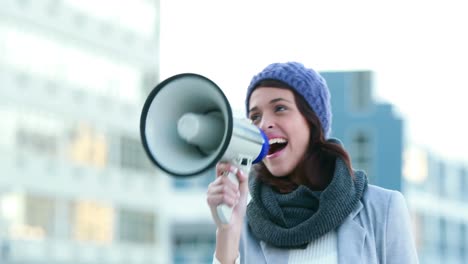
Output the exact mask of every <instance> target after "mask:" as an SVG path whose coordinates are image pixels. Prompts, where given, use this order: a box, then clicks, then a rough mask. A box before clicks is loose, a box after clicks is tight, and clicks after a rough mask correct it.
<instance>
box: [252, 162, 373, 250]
mask: <svg viewBox="0 0 468 264" xmlns="http://www.w3.org/2000/svg"><path fill="white" fill-rule="evenodd" d="M252 176H254V175H252ZM366 187H367V177H366V175H365V174H364V172H362V171H355V172H354V179H353V178H352V176H351V175H350V174H349V171H348V169H347V167H346V164H345V163H344V161H343V160H342V159H340V158H337V160H336V165H335V172H334V175H333V179H332V181H331V182H330V184H329V185H328V187H327V188H326V189H325V190H323V191H322V192H314V191H312V190H310V189H309V188H307V187H306V186H303V185H300V186H299V187H298V188H297V189H295V190H294V191H292V192H290V193H286V194H281V193H278V192H277V191H275V190H273V189H272V188H271V186H268V185H266V184H263V183H262V182H260V181H259V180H258V179H257V177H251V179H250V180H249V188H250V193H251V196H252V199H251V201H250V202H249V204H248V206H247V221H248V224H249V226H250V228H251V230H252V233H253V235H254V236H255V237H256V238H257V239H259V240H262V241H264V242H266V243H268V244H270V245H273V246H276V247H280V248H305V247H306V246H307V244H308V243H310V242H311V241H314V240H316V239H317V238H319V237H321V236H323V235H324V234H326V233H328V232H329V231H331V230H333V229H335V228H336V227H338V226H339V225H340V224H341V223H342V222H343V221H344V219H345V218H346V217H347V216H348V215H349V214H350V213H351V212H352V211H353V210H354V208H355V207H356V205H357V204H358V202H359V200H360V199H361V197H362V195H363V193H364V191H365V189H366Z"/></svg>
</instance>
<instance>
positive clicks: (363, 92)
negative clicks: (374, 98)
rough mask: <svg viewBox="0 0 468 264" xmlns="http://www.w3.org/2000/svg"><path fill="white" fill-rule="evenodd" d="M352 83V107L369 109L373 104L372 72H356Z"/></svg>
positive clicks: (358, 109)
mask: <svg viewBox="0 0 468 264" xmlns="http://www.w3.org/2000/svg"><path fill="white" fill-rule="evenodd" d="M352 80H353V81H352V84H351V109H352V110H353V111H356V112H362V111H368V110H369V107H370V105H371V103H372V102H371V89H370V88H371V72H355V73H353V75H352Z"/></svg>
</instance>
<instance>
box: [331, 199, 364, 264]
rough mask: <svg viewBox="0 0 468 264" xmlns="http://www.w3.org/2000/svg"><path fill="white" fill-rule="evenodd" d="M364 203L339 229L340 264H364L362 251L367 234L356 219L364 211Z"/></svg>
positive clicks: (360, 204)
mask: <svg viewBox="0 0 468 264" xmlns="http://www.w3.org/2000/svg"><path fill="white" fill-rule="evenodd" d="M362 208H363V205H362V202H359V203H358V206H357V207H356V209H354V210H353V212H351V214H350V215H349V216H348V217H347V218H346V219H345V220H344V222H343V223H342V224H341V225H340V227H339V228H338V230H337V232H338V263H339V264H341V263H364V262H363V260H362V256H363V255H362V251H363V249H364V241H365V239H366V235H367V232H366V230H365V229H364V228H363V227H362V226H361V225H360V224H359V221H358V218H357V217H356V216H357V215H358V214H359V212H360V211H361V210H362Z"/></svg>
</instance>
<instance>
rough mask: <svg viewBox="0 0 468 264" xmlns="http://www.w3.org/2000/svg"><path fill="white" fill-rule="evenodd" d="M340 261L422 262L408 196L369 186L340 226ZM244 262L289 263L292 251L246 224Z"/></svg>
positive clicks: (360, 263)
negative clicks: (254, 233) (255, 233)
mask: <svg viewBox="0 0 468 264" xmlns="http://www.w3.org/2000/svg"><path fill="white" fill-rule="evenodd" d="M336 231H337V236H338V263H339V264H345V263H346V264H348V263H350V264H355V263H356V264H366V263H370V264H377V263H378V264H413V263H419V261H418V257H417V253H416V249H415V245H414V239H413V235H412V229H411V221H410V217H409V213H408V209H407V207H406V203H405V199H404V197H403V195H402V194H401V193H400V192H397V191H391V190H387V189H383V188H380V187H377V186H374V185H369V186H368V188H367V190H366V191H365V193H364V195H363V197H362V198H361V201H360V203H359V205H358V206H357V207H356V209H355V210H354V211H353V212H352V213H351V214H350V215H349V216H348V217H347V218H346V219H345V220H344V222H343V223H342V224H341V226H339V227H338V228H337V230H336ZM239 251H240V262H241V263H242V264H245V263H247V264H250V263H252V264H263V263H278V264H283V263H284V264H287V263H288V258H289V253H288V250H287V249H286V250H285V249H279V248H275V247H272V246H269V245H266V244H265V243H260V241H258V240H256V239H255V238H254V237H253V236H252V233H251V232H250V230H249V227H248V226H247V224H245V225H244V230H243V231H242V237H241V241H240V247H239Z"/></svg>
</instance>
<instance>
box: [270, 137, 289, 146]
mask: <svg viewBox="0 0 468 264" xmlns="http://www.w3.org/2000/svg"><path fill="white" fill-rule="evenodd" d="M287 142H288V141H287V140H286V139H284V138H272V139H270V140H268V144H270V145H271V144H276V143H287Z"/></svg>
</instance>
